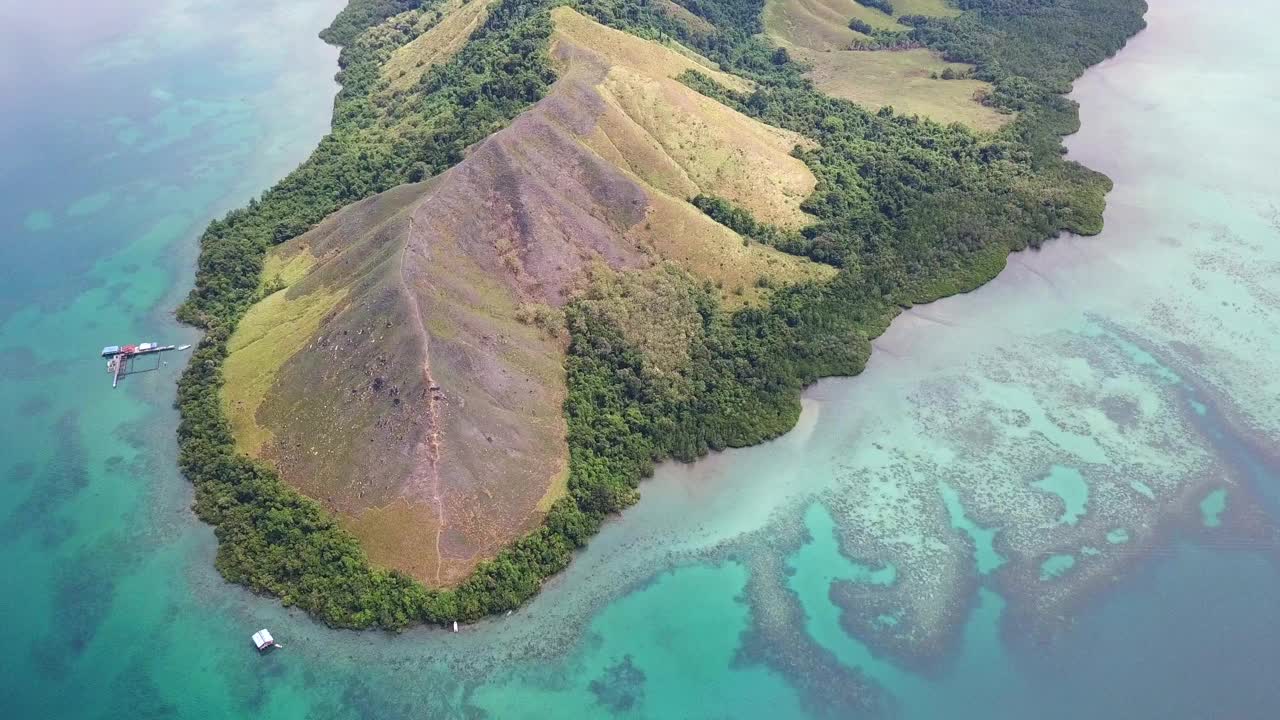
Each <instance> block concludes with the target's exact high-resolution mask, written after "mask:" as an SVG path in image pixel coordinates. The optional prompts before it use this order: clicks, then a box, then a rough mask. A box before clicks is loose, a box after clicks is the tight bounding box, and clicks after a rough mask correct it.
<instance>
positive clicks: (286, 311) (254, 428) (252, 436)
mask: <svg viewBox="0 0 1280 720" xmlns="http://www.w3.org/2000/svg"><path fill="white" fill-rule="evenodd" d="M297 264H300V263H295V267H296V265H297ZM288 295H289V292H288V290H279V291H277V292H275V293H272V294H271V295H268V296H267V297H266V298H263V300H262V301H261V302H259V303H257V304H256V305H254V306H253V307H252V308H250V309H249V312H247V313H245V316H244V319H243V320H241V321H240V324H239V325H238V326H237V327H236V331H235V333H233V334H232V335H231V339H230V340H229V341H228V343H227V349H228V351H229V353H230V354H229V355H228V357H227V360H226V363H225V364H224V365H223V375H224V377H225V378H226V384H225V385H224V386H223V390H222V403H223V408H224V410H225V411H226V413H227V418H228V419H229V420H230V421H231V428H232V432H233V433H234V434H235V438H236V446H237V447H238V448H239V449H240V450H241V451H243V452H247V453H249V454H251V455H253V454H257V453H258V452H259V450H260V449H261V448H262V447H263V446H264V445H265V444H266V443H267V442H268V441H270V439H271V437H272V433H271V431H270V430H269V429H267V428H265V427H263V426H261V425H259V424H258V420H257V414H258V408H259V407H261V405H262V403H263V401H264V400H265V399H266V397H267V393H269V392H270V391H271V388H272V386H273V385H275V382H276V378H277V377H279V374H280V370H281V368H283V367H284V364H285V363H286V362H288V361H289V358H291V357H293V356H294V354H296V353H298V352H299V351H301V350H302V349H303V348H305V347H306V346H307V344H308V343H310V342H311V340H312V339H313V337H314V335H315V333H316V331H317V330H318V329H319V328H320V326H321V324H322V323H323V321H324V318H325V316H326V315H328V314H329V313H330V312H331V311H332V310H333V309H334V308H335V307H337V306H338V304H339V303H341V302H342V300H343V298H345V297H346V295H347V292H346V290H342V289H339V290H334V291H332V292H312V293H308V294H306V295H303V296H301V297H298V298H294V299H290V298H289V297H288Z"/></svg>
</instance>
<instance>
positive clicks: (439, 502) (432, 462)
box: [400, 205, 444, 585]
mask: <svg viewBox="0 0 1280 720" xmlns="http://www.w3.org/2000/svg"><path fill="white" fill-rule="evenodd" d="M417 209H418V206H416V205H415V206H414V208H413V210H412V211H410V214H409V235H408V236H407V237H406V238H405V242H404V249H403V250H401V251H400V290H401V292H403V293H404V294H405V299H406V300H407V301H408V304H409V311H410V313H411V314H412V315H413V329H414V331H415V332H416V333H417V334H418V339H419V340H420V341H421V343H422V374H423V377H424V378H425V379H426V381H427V393H426V394H427V422H428V423H430V430H429V432H428V433H427V438H426V449H427V468H426V475H427V477H426V481H427V486H428V487H429V488H430V491H431V500H432V502H434V503H435V506H436V538H435V550H434V551H435V555H436V572H435V584H436V585H439V584H440V567H441V566H442V565H443V564H444V557H443V555H442V554H441V552H440V536H441V535H442V534H443V533H444V498H443V497H442V495H441V493H440V446H441V437H440V408H439V401H440V398H439V393H438V391H437V388H438V387H439V386H438V385H436V381H435V377H433V376H432V374H431V341H430V337H429V336H428V335H427V326H426V324H425V323H424V322H423V319H422V307H421V305H420V304H419V303H418V294H417V293H416V292H414V291H413V288H412V287H411V285H410V284H409V279H408V278H407V277H406V275H405V272H406V270H405V268H406V263H405V257H406V256H407V255H408V254H409V247H410V245H411V243H412V242H413V213H414V212H417Z"/></svg>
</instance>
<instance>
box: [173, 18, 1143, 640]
mask: <svg viewBox="0 0 1280 720" xmlns="http://www.w3.org/2000/svg"><path fill="white" fill-rule="evenodd" d="M472 2H473V3H475V2H477V0H472ZM959 3H960V4H961V6H963V7H964V8H966V10H965V12H964V13H963V14H961V15H959V16H957V17H954V18H902V20H903V23H902V24H903V25H904V26H907V25H909V26H910V29H909V30H908V31H902V32H905V33H906V34H907V35H909V39H910V41H911V42H913V43H918V44H920V45H922V46H926V47H928V48H931V49H933V50H936V51H938V52H940V53H942V54H943V55H945V57H946V59H947V60H948V61H950V62H964V63H966V64H969V65H972V66H973V67H974V68H975V73H976V75H977V77H978V79H980V80H982V81H984V82H987V83H990V85H991V87H992V90H991V93H990V96H989V97H988V98H987V99H986V102H987V103H988V104H989V105H990V106H991V107H994V108H998V109H1000V110H1003V111H1006V112H1016V113H1017V115H1016V117H1015V119H1013V120H1012V121H1011V122H1010V123H1009V124H1008V125H1007V126H1005V127H1004V128H1002V129H1001V130H1000V131H998V132H997V133H995V134H993V135H976V134H974V133H973V132H971V131H969V130H967V129H966V128H964V127H963V126H959V125H955V126H942V125H939V124H937V123H934V122H929V121H922V120H917V119H913V118H911V117H905V116H902V115H899V114H895V113H893V112H891V111H889V110H888V109H887V108H882V109H881V110H880V111H877V112H871V111H869V110H867V109H866V108H865V107H861V106H859V105H857V104H854V103H851V102H848V101H846V100H842V99H839V98H833V97H831V96H828V95H824V94H822V93H821V92H818V91H815V89H814V88H813V86H812V85H811V84H810V83H809V82H808V81H807V80H806V79H805V77H804V73H805V72H806V71H807V68H805V67H803V66H800V65H798V64H797V63H796V62H794V61H793V60H792V58H791V57H790V55H789V54H788V53H787V52H785V51H783V50H781V49H779V48H777V47H776V46H772V45H770V44H769V43H768V41H767V40H766V39H765V37H764V36H763V30H764V24H763V20H762V18H763V15H764V10H765V8H764V4H763V2H759V3H753V2H738V1H732V2H731V1H729V0H700V1H699V2H698V3H696V4H695V3H692V2H690V3H688V4H687V5H685V6H682V9H679V10H677V9H675V8H673V6H672V4H671V2H669V1H667V2H641V3H630V2H626V3H624V2H621V1H620V0H617V1H615V0H581V1H580V2H578V3H576V7H577V13H575V12H573V11H570V10H567V9H557V7H558V6H560V5H563V4H564V3H559V2H552V1H549V0H495V1H494V2H493V3H491V4H489V5H488V6H486V8H485V10H484V13H482V14H484V15H485V17H484V19H483V20H482V21H481V20H479V19H478V17H477V20H476V22H477V25H476V28H475V30H474V31H472V32H471V34H470V35H469V37H468V39H467V42H466V43H465V44H463V45H462V46H461V47H458V48H456V49H453V47H454V46H455V45H456V37H457V35H458V33H442V34H441V36H440V38H441V41H442V42H445V44H446V45H449V47H450V49H449V50H448V52H443V53H441V54H439V55H432V56H431V57H432V58H433V59H430V60H429V61H428V60H424V62H423V65H422V69H423V71H422V75H421V79H420V80H419V81H417V83H416V84H410V85H409V86H407V87H405V88H403V89H397V88H393V87H392V83H393V82H395V81H398V80H400V79H401V78H400V76H399V75H398V74H394V73H393V74H391V75H388V74H386V73H385V67H386V65H387V63H389V62H392V61H393V58H395V57H397V53H400V56H404V55H405V54H406V53H404V52H402V49H403V48H405V47H407V46H408V45H410V44H412V43H414V42H415V41H416V40H417V39H418V38H419V37H422V36H423V35H424V34H426V33H430V32H433V29H434V28H439V27H442V26H444V23H446V22H449V21H450V18H452V17H454V16H455V14H456V13H459V12H462V11H463V10H464V9H465V7H466V6H465V5H464V6H454V5H452V4H450V3H448V2H447V0H440V1H439V2H428V3H425V4H422V3H417V2H410V1H409V0H405V1H404V2H400V1H399V0H394V1H393V0H354V1H353V3H352V6H351V7H350V8H348V10H347V11H344V13H343V15H342V16H341V17H340V18H339V20H338V21H336V22H335V26H334V28H332V29H331V30H329V31H327V32H326V36H327V37H330V38H333V39H334V40H335V41H337V42H341V43H343V44H344V49H343V51H342V55H341V59H340V63H341V65H342V73H341V75H340V80H341V81H342V91H341V92H340V94H339V97H338V101H337V104H336V107H335V112H334V130H333V133H332V134H331V135H330V136H328V137H326V138H325V140H323V141H322V142H321V145H320V147H319V148H318V149H317V151H316V153H315V154H314V155H313V156H312V157H311V158H310V159H309V160H308V161H307V162H306V163H304V164H303V165H302V166H301V167H300V168H299V169H298V170H296V171H295V172H294V173H292V174H290V176H289V177H287V178H285V179H284V180H283V181H281V183H280V184H279V185H277V186H276V187H275V188H273V189H272V190H270V191H269V192H267V193H266V194H264V195H263V196H262V198H260V199H258V200H255V201H254V202H253V203H251V204H250V205H249V206H248V207H247V208H244V209H242V210H238V211H235V212H233V213H231V214H229V215H228V216H227V217H226V218H224V219H222V220H219V221H216V222H214V223H213V224H211V226H210V228H209V230H208V231H207V232H206V233H205V235H204V237H203V238H202V247H201V256H200V265H199V271H198V275H197V282H196V287H195V289H194V290H193V291H192V294H191V296H190V298H189V299H188V301H187V303H185V304H184V305H183V307H182V308H181V310H180V316H181V317H182V318H183V319H185V320H187V321H189V322H192V323H194V324H198V325H200V326H201V327H203V328H205V329H206V331H207V334H206V337H205V339H204V341H202V343H201V345H200V347H199V348H198V349H197V352H196V353H195V356H194V358H193V360H192V363H191V365H190V366H189V367H188V370H187V371H186V373H185V374H184V376H183V379H182V381H181V383H180V388H179V404H180V408H181V411H182V425H181V427H180V429H179V440H180V443H181V456H180V457H181V465H182V469H183V471H184V472H185V473H186V475H187V476H188V477H189V478H190V479H191V480H192V481H193V482H194V484H195V486H196V499H197V502H196V509H197V511H198V512H199V513H200V515H201V517H202V518H204V519H205V520H207V521H208V522H211V523H213V524H214V525H215V526H216V527H217V533H218V538H219V551H218V560H217V562H218V567H219V569H220V570H221V571H222V572H223V574H224V575H225V576H226V577H227V578H228V579H230V580H233V581H236V582H241V583H244V584H246V585H249V586H250V587H253V588H255V589H256V590H259V591H263V592H270V593H273V594H277V595H279V596H280V597H282V598H283V600H284V601H285V602H286V603H289V604H298V605H300V606H302V607H305V608H306V609H308V610H309V611H310V612H313V613H315V614H316V615H317V616H319V617H321V618H322V619H324V620H325V621H327V622H329V623H332V624H335V625H342V626H351V627H368V626H375V625H376V626H381V627H391V628H395V627H403V626H404V625H406V624H409V623H413V622H447V621H449V620H452V619H460V620H470V619H476V618H478V617H481V616H483V615H484V614H486V613H493V612H501V611H503V610H506V609H510V608H513V607H516V606H517V605H519V604H520V603H522V602H524V601H525V600H527V599H528V598H529V597H530V596H531V595H532V594H533V593H535V592H536V591H537V589H538V587H539V586H540V585H541V583H542V582H543V581H544V580H545V579H546V578H547V577H548V576H549V575H551V574H553V573H555V572H557V571H558V570H560V569H561V568H563V567H564V566H565V564H566V563H568V562H569V560H570V558H571V555H572V552H573V550H574V549H575V548H577V547H580V546H581V545H582V544H584V543H585V542H587V540H588V539H589V537H590V536H591V535H592V534H593V533H594V532H595V531H596V530H597V529H598V528H599V527H600V525H601V523H602V522H604V520H605V519H606V518H607V517H608V516H609V514H610V513H614V512H617V511H619V510H621V509H622V508H624V507H626V506H627V505H628V504H630V503H632V502H634V501H635V499H636V498H637V497H638V487H639V483H640V481H641V480H642V478H644V477H645V476H646V475H647V474H648V473H650V472H651V471H652V468H653V464H654V463H655V462H656V461H659V460H661V459H663V458H670V457H674V458H679V459H692V458H695V457H697V456H699V455H701V454H703V453H705V452H707V451H709V450H712V449H718V448H723V447H731V446H741V445H746V444H751V443H755V442H759V441H761V440H763V439H766V438H769V437H773V436H776V435H778V434H779V433H782V432H785V431H786V430H787V429H789V428H790V427H791V425H792V424H793V423H794V422H795V419H796V416H797V414H798V411H799V403H798V393H799V390H800V389H801V388H802V387H803V386H804V385H805V384H807V383H809V382H812V381H813V380H815V379H816V378H818V377H821V376H824V375H832V374H850V373H856V372H858V371H859V370H860V369H861V367H862V364H863V362H864V361H865V358H866V356H867V354H868V352H869V347H870V345H869V341H870V338H872V337H874V336H875V335H876V334H878V333H879V332H881V331H882V330H883V328H884V327H885V325H886V324H887V322H888V320H889V319H890V318H891V317H892V316H893V314H894V313H895V312H896V310H897V308H899V307H901V306H902V305H904V304H909V303H911V302H918V301H923V300H929V299H932V298H934V297H938V296H940V295H942V294H947V293H951V292H960V291H964V290H967V289H970V288H973V287H976V286H977V285H979V284H981V283H982V282H984V281H985V280H987V279H989V278H990V277H991V276H992V275H993V274H994V273H995V272H997V271H998V269H999V267H1000V266H1001V265H1002V263H1003V257H1004V256H1005V255H1006V254H1007V253H1008V252H1009V251H1011V250H1014V249H1019V248H1022V247H1026V246H1028V245H1036V244H1039V243H1041V242H1044V241H1045V240H1046V239H1047V238H1049V237H1052V236H1053V235H1054V234H1056V233H1057V232H1059V231H1062V230H1071V231H1076V232H1096V231H1097V230H1098V229H1099V227H1100V225H1101V211H1102V204H1103V197H1104V194H1105V192H1106V190H1107V189H1108V187H1109V185H1108V182H1107V180H1106V179H1105V178H1104V177H1102V176H1100V175H1097V174H1096V173H1092V172H1090V171H1088V170H1086V169H1084V168H1082V167H1080V166H1078V165H1076V164H1074V163H1070V162H1066V161H1064V160H1063V159H1062V157H1061V154H1060V152H1059V150H1060V137H1061V135H1062V134H1063V133H1065V132H1069V131H1070V130H1071V129H1072V128H1073V127H1074V124H1075V122H1076V116H1075V112H1074V107H1073V106H1072V105H1071V104H1070V103H1069V102H1067V101H1066V100H1065V99H1063V98H1061V97H1060V96H1059V95H1057V94H1055V93H1056V92H1058V91H1060V90H1061V89H1062V88H1064V87H1065V86H1066V84H1067V83H1068V82H1069V81H1070V79H1071V78H1073V77H1075V74H1077V73H1078V72H1079V71H1080V69H1082V68H1083V67H1084V66H1085V65H1087V64H1089V63H1092V62H1097V61H1098V60H1099V59H1101V57H1104V56H1105V55H1106V54H1107V53H1109V52H1114V51H1115V50H1116V49H1118V48H1119V47H1120V45H1121V44H1122V43H1123V42H1124V40H1125V39H1126V38H1127V37H1128V36H1129V35H1130V34H1132V33H1133V32H1135V31H1136V30H1137V29H1138V28H1139V27H1140V26H1141V11H1142V8H1143V6H1142V3H1141V2H1140V1H1139V0H1109V1H1104V0H1058V1H1057V2H1056V3H1054V4H1053V5H1052V6H1044V5H1043V4H1040V3H1038V2H1037V0H959ZM450 8H452V9H450ZM689 14H694V15H696V16H697V17H698V18H699V21H698V22H694V21H691V20H690V18H689ZM588 17H590V18H593V20H588V19H587V18H588ZM465 24H466V23H462V25H465ZM604 26H609V27H610V28H612V29H607V28H606V27H604ZM450 43H451V44H450ZM420 50H423V48H421V47H419V48H415V49H414V51H413V52H418V51H420ZM412 66H413V67H414V68H417V67H418V66H417V61H414V62H413V63H412ZM673 76H674V77H673ZM792 146H794V148H795V149H794V150H791V149H790V148H791V147H792ZM753 180H754V182H753ZM766 180H767V181H766ZM406 183H410V184H406ZM686 193H688V195H686ZM689 195H692V197H690V196H689ZM691 201H696V202H691ZM344 206H349V207H347V209H345V210H342V211H341V212H338V213H337V214H333V215H332V216H331V217H328V219H325V218H326V217H327V216H330V215H331V214H332V213H334V212H335V211H338V210H339V209H340V208H343V207H344ZM280 243H284V244H283V245H281V246H280V247H279V249H277V250H276V251H274V252H269V250H270V249H271V248H272V247H273V246H275V245H280ZM276 275H278V276H279V279H278V281H277V279H276ZM748 280H751V282H750V285H749V286H748V284H747V281H748ZM250 308H253V309H252V310H251V309H250ZM317 317H318V318H319V320H318V322H317ZM232 350H234V353H232ZM229 354H230V355H231V357H230V359H228V355H229ZM285 355H288V357H284V358H283V359H282V356H285ZM224 371H225V374H224ZM561 373H562V374H561ZM557 377H558V378H560V379H561V382H559V383H557V382H556V378H557ZM224 379H228V381H229V382H231V383H232V384H233V387H231V388H230V389H229V390H228V391H227V392H226V393H225V394H224V393H223V392H222V388H223V384H224V383H223V381H224ZM531 393H532V394H531ZM559 397H563V405H562V406H561V405H559V404H558V403H557V402H556V398H559ZM236 428H238V429H239V430H240V432H241V433H244V432H246V430H245V429H246V428H248V430H247V432H248V433H249V435H250V437H249V438H248V439H247V441H246V439H245V438H241V439H240V443H241V444H240V445H239V447H241V448H244V447H251V448H254V449H256V450H257V451H258V452H259V453H260V455H261V456H262V457H264V458H265V459H266V460H265V461H264V460H262V459H254V458H251V457H249V456H247V455H245V454H243V453H241V452H238V451H237V436H236ZM255 433H256V435H255ZM561 434H562V437H563V442H562V443H561V442H559V441H557V440H548V438H558V437H560V436H561ZM491 440H492V442H490V441H491ZM557 457H558V458H561V459H564V458H567V461H566V462H565V464H564V465H558V464H557V461H556V459H555V458H557ZM562 467H567V475H566V474H565V473H562V472H561V470H560V469H561V468H562ZM282 475H283V479H282ZM295 487H300V488H303V490H304V491H305V492H306V495H304V494H301V493H299V492H297V491H296V490H295V489H294V488H295ZM308 496H309V497H308ZM357 535H358V536H359V539H357ZM513 538H514V540H513ZM499 547H501V548H502V549H501V550H497V548H499ZM495 552H496V554H493V553H495ZM490 554H493V556H492V558H491V559H486V560H481V559H480V558H484V557H487V556H488V555H490ZM371 557H372V560H373V562H371ZM415 577H416V578H418V579H414V578H415ZM421 580H425V581H427V582H428V583H430V584H432V585H436V586H451V587H450V588H449V589H428V588H427V587H426V586H425V585H424V584H423V582H421Z"/></svg>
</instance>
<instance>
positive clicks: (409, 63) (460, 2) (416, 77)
mask: <svg viewBox="0 0 1280 720" xmlns="http://www.w3.org/2000/svg"><path fill="white" fill-rule="evenodd" d="M494 1H495V0H447V1H446V2H444V3H442V4H441V5H440V6H439V7H436V8H434V9H431V10H425V11H423V13H422V15H421V16H420V17H419V19H418V22H419V23H433V24H432V25H431V27H430V29H429V30H426V31H425V32H423V33H422V34H421V35H419V36H418V37H416V38H415V39H414V40H413V41H412V42H410V43H408V44H407V45H404V46H402V47H400V48H397V49H396V51H395V52H394V53H392V54H391V58H390V59H389V60H387V62H386V64H384V65H383V66H382V76H383V78H385V79H386V80H387V81H388V82H389V83H390V89H391V90H392V91H406V90H410V89H412V88H414V87H416V86H417V85H418V84H419V83H420V82H422V76H423V75H424V74H425V73H426V72H427V71H428V70H430V69H431V68H432V67H434V66H436V65H439V64H440V63H442V62H445V61H446V60H449V59H451V58H452V57H453V56H454V55H456V54H458V51H459V50H461V49H462V48H463V46H464V45H466V44H467V40H468V39H469V38H470V37H471V33H473V32H475V30H476V28H478V27H480V26H481V25H483V24H484V21H485V20H486V19H487V18H488V17H489V10H490V8H491V7H492V5H493V3H494Z"/></svg>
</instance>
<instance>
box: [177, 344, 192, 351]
mask: <svg viewBox="0 0 1280 720" xmlns="http://www.w3.org/2000/svg"><path fill="white" fill-rule="evenodd" d="M178 349H179V350H190V349H191V346H190V345H179V346H178Z"/></svg>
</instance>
